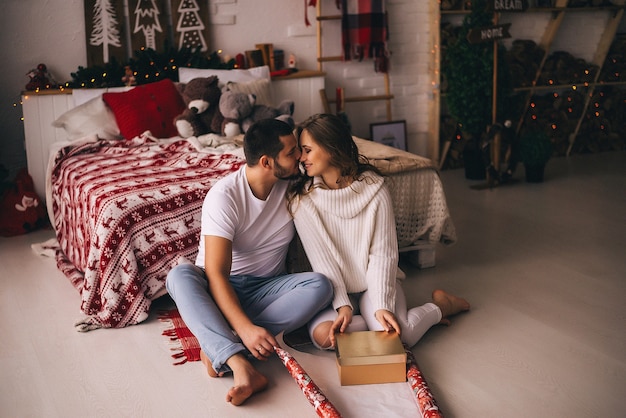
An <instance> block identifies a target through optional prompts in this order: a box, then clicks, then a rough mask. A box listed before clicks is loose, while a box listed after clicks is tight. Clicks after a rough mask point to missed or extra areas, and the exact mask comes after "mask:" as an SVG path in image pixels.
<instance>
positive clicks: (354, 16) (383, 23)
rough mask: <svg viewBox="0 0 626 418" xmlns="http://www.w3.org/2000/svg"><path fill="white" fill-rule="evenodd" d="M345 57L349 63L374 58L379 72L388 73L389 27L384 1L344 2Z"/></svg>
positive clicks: (343, 31)
mask: <svg viewBox="0 0 626 418" xmlns="http://www.w3.org/2000/svg"><path fill="white" fill-rule="evenodd" d="M341 11H342V14H341V31H342V44H343V56H344V59H345V60H346V61H350V60H359V61H361V60H362V59H363V58H373V59H374V62H375V70H376V71H377V72H383V73H386V72H387V71H388V67H389V63H388V56H389V53H388V51H387V41H388V38H389V28H388V21H387V12H386V10H385V1H384V0H341Z"/></svg>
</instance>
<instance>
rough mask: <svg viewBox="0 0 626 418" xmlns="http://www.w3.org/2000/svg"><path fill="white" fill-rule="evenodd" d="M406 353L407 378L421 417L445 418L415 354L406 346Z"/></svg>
mask: <svg viewBox="0 0 626 418" xmlns="http://www.w3.org/2000/svg"><path fill="white" fill-rule="evenodd" d="M404 351H406V358H407V372H406V377H407V380H408V382H409V384H410V385H411V389H413V394H414V395H415V400H416V401H417V406H418V408H419V411H420V416H421V417H422V418H443V414H442V413H441V411H440V410H439V406H437V402H435V398H434V397H433V395H432V393H431V392H430V389H429V388H428V384H426V379H424V376H422V372H421V371H420V369H419V368H418V367H417V362H416V361H415V356H414V355H413V352H412V351H411V350H410V349H409V348H408V347H407V346H406V345H405V346H404Z"/></svg>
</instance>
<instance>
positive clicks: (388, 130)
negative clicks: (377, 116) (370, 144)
mask: <svg viewBox="0 0 626 418" xmlns="http://www.w3.org/2000/svg"><path fill="white" fill-rule="evenodd" d="M370 138H371V139H372V141H374V142H379V143H381V144H384V145H389V146H390V147H394V148H398V149H401V150H403V151H406V121H404V120H396V121H391V122H381V123H370Z"/></svg>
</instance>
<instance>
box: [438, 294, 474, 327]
mask: <svg viewBox="0 0 626 418" xmlns="http://www.w3.org/2000/svg"><path fill="white" fill-rule="evenodd" d="M433 303H434V304H435V305H437V306H438V307H439V309H440V310H441V321H439V323H440V324H444V325H450V320H449V319H448V317H449V316H452V315H456V314H458V313H459V312H464V311H469V308H470V304H469V302H468V301H466V300H465V299H463V298H460V297H458V296H454V295H451V294H450V293H447V292H446V291H444V290H441V289H437V290H435V291H433Z"/></svg>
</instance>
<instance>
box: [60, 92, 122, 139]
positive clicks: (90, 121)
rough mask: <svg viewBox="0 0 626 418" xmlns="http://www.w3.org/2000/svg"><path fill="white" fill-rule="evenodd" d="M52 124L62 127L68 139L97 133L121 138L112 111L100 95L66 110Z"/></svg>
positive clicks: (103, 137)
mask: <svg viewBox="0 0 626 418" xmlns="http://www.w3.org/2000/svg"><path fill="white" fill-rule="evenodd" d="M52 126H54V127H56V128H63V129H65V132H66V133H67V138H68V139H69V140H70V141H75V140H77V139H81V138H84V137H86V136H89V135H97V136H98V138H102V139H121V138H122V137H121V135H120V129H119V128H118V126H117V122H116V121H115V115H114V114H113V111H112V110H111V109H109V107H108V106H107V105H106V103H104V100H102V95H100V96H98V97H94V98H92V99H90V100H88V101H86V102H85V103H83V104H81V105H79V106H76V107H75V108H73V109H70V110H68V111H67V112H65V113H64V114H62V115H61V116H59V118H58V119H57V120H55V121H54V122H52Z"/></svg>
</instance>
